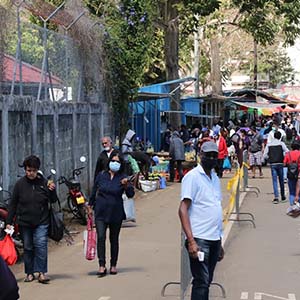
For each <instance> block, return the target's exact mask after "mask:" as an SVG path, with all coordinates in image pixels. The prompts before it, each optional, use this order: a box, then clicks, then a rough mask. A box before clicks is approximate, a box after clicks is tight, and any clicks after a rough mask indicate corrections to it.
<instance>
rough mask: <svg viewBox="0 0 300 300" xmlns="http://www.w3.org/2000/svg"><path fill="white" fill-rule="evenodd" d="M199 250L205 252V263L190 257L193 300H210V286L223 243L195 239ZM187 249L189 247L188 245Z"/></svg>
mask: <svg viewBox="0 0 300 300" xmlns="http://www.w3.org/2000/svg"><path fill="white" fill-rule="evenodd" d="M195 241H196V242H197V244H198V246H199V248H200V249H201V251H202V252H204V261H203V262H200V261H199V260H198V258H196V259H195V258H192V257H190V268H191V272H192V275H193V281H192V295H191V300H208V299H209V286H210V284H211V282H212V279H213V275H214V270H215V267H216V264H217V261H218V258H219V254H220V250H221V241H220V240H218V241H208V240H203V239H197V238H195ZM186 247H187V245H186Z"/></svg>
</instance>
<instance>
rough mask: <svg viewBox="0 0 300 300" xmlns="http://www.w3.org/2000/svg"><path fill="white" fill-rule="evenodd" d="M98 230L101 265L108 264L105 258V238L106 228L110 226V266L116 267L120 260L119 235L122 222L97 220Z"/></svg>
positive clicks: (98, 250)
mask: <svg viewBox="0 0 300 300" xmlns="http://www.w3.org/2000/svg"><path fill="white" fill-rule="evenodd" d="M95 223H96V230H97V252H98V260H99V266H100V267H104V266H105V264H106V259H105V251H106V250H105V240H106V230H107V228H109V241H110V266H111V267H115V266H116V265H117V261H118V255H119V235H120V230H121V226H122V222H121V223H105V222H104V221H97V220H96V222H95Z"/></svg>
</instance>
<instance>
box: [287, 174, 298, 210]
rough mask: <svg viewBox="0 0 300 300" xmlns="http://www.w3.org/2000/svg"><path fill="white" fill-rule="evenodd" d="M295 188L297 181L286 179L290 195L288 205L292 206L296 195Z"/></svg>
mask: <svg viewBox="0 0 300 300" xmlns="http://www.w3.org/2000/svg"><path fill="white" fill-rule="evenodd" d="M296 186H297V179H288V187H289V194H290V198H289V200H290V205H291V206H292V205H293V204H294V200H295V195H296Z"/></svg>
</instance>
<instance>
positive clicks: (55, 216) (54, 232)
mask: <svg viewBox="0 0 300 300" xmlns="http://www.w3.org/2000/svg"><path fill="white" fill-rule="evenodd" d="M64 230H65V225H64V222H63V212H62V211H61V208H59V211H56V210H55V209H54V208H53V207H52V205H51V207H50V211H49V228H48V237H49V238H50V239H51V240H54V241H55V242H59V241H60V240H61V239H62V238H63V236H64Z"/></svg>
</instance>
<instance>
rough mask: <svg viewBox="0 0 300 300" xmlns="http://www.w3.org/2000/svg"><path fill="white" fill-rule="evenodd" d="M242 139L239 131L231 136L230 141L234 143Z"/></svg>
mask: <svg viewBox="0 0 300 300" xmlns="http://www.w3.org/2000/svg"><path fill="white" fill-rule="evenodd" d="M239 140H240V136H239V134H238V133H234V134H233V135H232V136H231V137H230V141H231V142H232V143H234V144H237V143H238V142H239Z"/></svg>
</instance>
